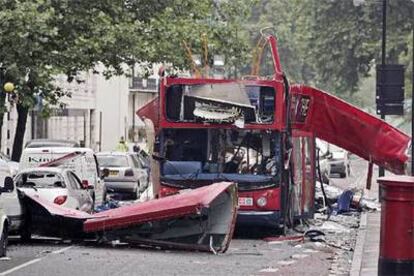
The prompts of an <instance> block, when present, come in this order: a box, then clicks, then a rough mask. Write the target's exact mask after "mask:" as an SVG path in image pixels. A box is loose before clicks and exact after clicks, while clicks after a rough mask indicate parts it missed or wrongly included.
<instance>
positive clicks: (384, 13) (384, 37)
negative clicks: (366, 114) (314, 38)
mask: <svg viewBox="0 0 414 276" xmlns="http://www.w3.org/2000/svg"><path fill="white" fill-rule="evenodd" d="M386 42H387V0H382V53H381V64H382V66H384V65H385V55H386ZM381 119H383V120H385V114H384V112H382V113H381ZM378 175H379V177H381V176H384V175H385V171H384V168H383V167H380V168H379V172H378Z"/></svg>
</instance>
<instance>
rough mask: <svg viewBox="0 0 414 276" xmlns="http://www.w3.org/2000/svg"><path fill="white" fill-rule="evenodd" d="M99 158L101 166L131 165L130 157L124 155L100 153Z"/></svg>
mask: <svg viewBox="0 0 414 276" xmlns="http://www.w3.org/2000/svg"><path fill="white" fill-rule="evenodd" d="M97 158H98V164H99V166H100V167H115V168H121V167H129V164H128V157H127V156H124V155H98V156H97Z"/></svg>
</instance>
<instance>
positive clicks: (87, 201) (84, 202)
mask: <svg viewBox="0 0 414 276" xmlns="http://www.w3.org/2000/svg"><path fill="white" fill-rule="evenodd" d="M67 177H68V181H69V185H70V191H69V193H70V194H71V195H72V196H73V197H74V198H76V200H77V202H78V204H79V205H78V207H77V209H79V210H81V211H85V212H89V211H91V210H92V198H91V196H90V194H89V192H88V190H87V189H83V188H82V184H81V181H80V180H79V178H78V177H77V176H76V174H74V173H73V172H71V171H68V173H67Z"/></svg>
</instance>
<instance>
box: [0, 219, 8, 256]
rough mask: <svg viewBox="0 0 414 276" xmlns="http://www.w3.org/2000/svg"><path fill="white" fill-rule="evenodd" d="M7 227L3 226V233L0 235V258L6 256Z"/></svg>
mask: <svg viewBox="0 0 414 276" xmlns="http://www.w3.org/2000/svg"><path fill="white" fill-rule="evenodd" d="M7 235H8V232H7V225H3V233H1V237H0V257H4V256H6V249H7V240H8V239H7Z"/></svg>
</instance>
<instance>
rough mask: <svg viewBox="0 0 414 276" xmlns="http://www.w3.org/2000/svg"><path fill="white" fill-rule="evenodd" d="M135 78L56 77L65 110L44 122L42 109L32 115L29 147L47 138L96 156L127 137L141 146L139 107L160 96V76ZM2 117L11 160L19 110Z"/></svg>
mask: <svg viewBox="0 0 414 276" xmlns="http://www.w3.org/2000/svg"><path fill="white" fill-rule="evenodd" d="M132 72H133V74H132V75H131V77H129V78H128V77H125V76H116V77H112V78H110V79H106V78H105V77H104V76H103V75H102V74H93V73H92V72H86V73H83V74H80V75H79V76H78V77H77V78H75V80H73V81H72V82H70V83H69V82H67V80H66V77H65V76H64V75H62V76H57V77H56V82H57V84H58V85H59V86H60V87H62V88H63V90H64V91H67V92H69V93H70V95H71V96H70V97H64V98H63V99H62V104H63V105H62V106H61V107H59V108H56V109H54V110H53V112H52V114H51V116H50V117H48V118H42V116H41V113H40V109H41V105H40V106H39V105H38V106H36V107H35V108H34V109H33V110H32V111H30V113H29V118H28V120H27V125H26V134H25V143H26V141H29V140H31V139H38V138H48V139H63V140H71V141H76V142H78V143H79V144H80V145H82V146H85V147H89V148H92V149H94V150H95V151H110V150H114V149H115V147H116V145H117V143H118V141H119V139H120V137H121V136H123V137H125V139H126V140H127V141H128V143H129V144H130V145H131V146H132V144H134V143H136V142H140V143H142V142H143V141H144V140H145V139H143V135H142V131H140V129H142V128H143V126H144V125H143V122H142V121H141V120H140V119H139V118H138V117H137V116H136V114H135V112H136V110H137V109H138V108H140V107H141V106H143V105H144V104H145V103H147V102H148V101H150V100H151V99H153V98H154V97H155V96H156V95H157V90H158V76H156V75H155V74H153V75H152V76H150V77H149V78H148V79H143V78H141V77H139V76H138V74H137V73H136V72H137V71H136V70H132ZM7 105H8V112H7V113H6V114H5V116H4V118H3V128H2V136H1V150H2V152H4V153H5V154H7V155H9V156H10V155H11V151H12V148H13V140H14V133H15V128H16V123H17V112H16V110H15V107H14V106H12V105H10V104H9V103H7Z"/></svg>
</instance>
